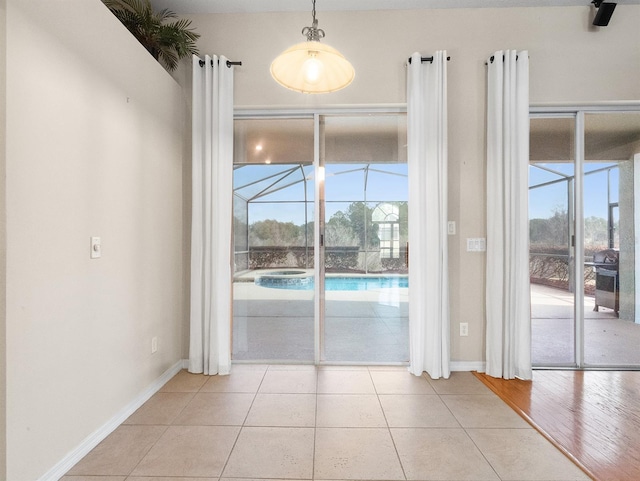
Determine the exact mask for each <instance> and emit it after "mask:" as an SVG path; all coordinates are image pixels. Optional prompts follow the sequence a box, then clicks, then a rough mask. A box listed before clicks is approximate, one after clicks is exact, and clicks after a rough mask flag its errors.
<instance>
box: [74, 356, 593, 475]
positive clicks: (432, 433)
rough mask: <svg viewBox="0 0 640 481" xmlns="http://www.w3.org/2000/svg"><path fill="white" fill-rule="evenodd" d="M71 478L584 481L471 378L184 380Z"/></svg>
mask: <svg viewBox="0 0 640 481" xmlns="http://www.w3.org/2000/svg"><path fill="white" fill-rule="evenodd" d="M62 479H63V481H230V480H237V479H243V480H245V481H248V480H254V481H255V480H266V479H270V480H276V479H277V480H285V479H286V480H353V479H358V480H425V481H426V480H450V481H467V480H471V481H476V480H477V481H480V480H482V481H489V480H498V481H507V480H508V481H520V480H523V481H524V480H527V481H574V480H588V479H589V478H588V477H587V476H586V475H584V474H583V473H582V472H581V471H580V470H579V469H578V468H577V467H576V466H575V465H574V464H573V463H571V461H569V460H568V459H567V458H566V457H565V456H563V455H562V454H561V453H560V452H559V451H558V450H556V449H555V448H554V447H553V446H552V445H551V444H550V443H548V442H547V441H546V440H545V439H544V438H543V437H542V436H541V435H540V434H539V433H537V432H536V431H535V430H534V429H533V428H531V427H530V426H529V425H528V424H527V423H526V422H524V421H523V420H522V419H521V418H520V417H519V416H518V415H517V414H515V413H514V412H513V411H512V410H511V409H510V408H509V407H508V406H507V405H506V404H504V403H503V402H502V401H501V400H500V399H499V398H498V397H497V396H495V395H494V394H493V393H492V392H491V391H489V390H488V389H487V388H486V387H485V386H484V385H483V384H482V383H481V382H480V381H479V380H478V379H476V378H475V377H474V376H473V374H471V373H467V372H456V373H453V374H452V376H451V378H450V379H448V380H436V381H434V380H431V379H428V378H427V376H426V375H425V376H423V377H415V376H412V375H410V374H409V373H408V372H407V370H406V368H394V367H389V368H385V367H379V366H376V367H369V368H367V367H329V366H327V367H324V366H323V367H314V366H305V365H298V366H294V365H291V366H283V365H277V366H276V365H271V366H267V365H235V366H234V368H233V372H232V374H231V375H230V376H224V377H222V376H212V377H206V376H202V375H195V374H189V373H187V372H186V371H181V372H180V373H179V374H177V375H176V376H175V377H174V378H173V379H171V380H170V381H169V382H168V383H167V384H166V385H165V386H164V387H163V388H162V389H161V390H160V392H158V393H157V394H156V395H154V396H153V397H152V398H151V399H150V400H149V401H148V402H147V403H145V404H144V405H143V406H142V407H141V408H140V409H138V411H136V412H135V413H134V414H133V415H132V416H131V417H130V418H129V419H128V420H127V421H126V422H125V423H124V424H122V425H121V426H120V427H119V428H117V429H116V430H115V431H114V432H113V433H112V434H111V435H110V436H109V437H107V438H106V439H105V440H104V441H103V442H102V443H100V444H99V445H98V446H97V447H96V448H95V449H94V450H93V451H91V452H90V453H89V454H88V455H87V456H86V457H85V458H84V459H82V460H81V461H80V462H79V463H78V464H77V465H76V466H74V467H73V468H72V469H71V470H70V471H69V473H68V474H67V475H66V476H65V477H63V478H62Z"/></svg>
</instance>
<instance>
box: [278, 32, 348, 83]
mask: <svg viewBox="0 0 640 481" xmlns="http://www.w3.org/2000/svg"><path fill="white" fill-rule="evenodd" d="M271 76H272V77H273V78H274V80H275V81H276V82H278V83H279V84H280V85H282V86H283V87H286V88H288V89H291V90H295V91H297V92H303V93H307V94H324V93H329V92H335V91H336V90H340V89H343V88H345V87H346V86H347V85H349V84H350V83H351V82H352V81H353V78H354V77H355V71H354V70H353V67H352V66H351V63H349V61H348V60H347V59H346V58H344V57H343V55H342V54H341V53H340V52H338V51H337V50H336V49H335V48H333V47H330V46H329V45H326V44H323V43H320V42H317V41H306V42H301V43H298V44H296V45H294V46H293V47H290V48H288V49H287V50H285V51H284V52H282V53H281V54H280V55H278V57H277V58H276V59H275V60H274V61H273V62H272V63H271Z"/></svg>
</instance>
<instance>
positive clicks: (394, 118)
mask: <svg viewBox="0 0 640 481" xmlns="http://www.w3.org/2000/svg"><path fill="white" fill-rule="evenodd" d="M322 126H323V128H322V129H321V132H323V134H324V136H323V138H322V142H323V144H322V145H323V149H321V152H323V153H324V155H323V157H322V158H321V165H322V166H323V167H324V172H325V182H324V199H325V203H324V219H323V221H324V225H323V240H324V269H325V271H324V276H323V277H324V293H323V294H322V295H324V312H323V314H324V319H323V325H322V329H321V332H322V333H323V337H322V342H321V346H322V354H321V359H322V360H323V361H327V362H363V363H364V362H366V363H372V362H374V363H375V362H379V363H389V362H406V361H408V359H409V331H408V288H407V287H408V284H407V282H408V277H407V275H408V269H407V235H408V224H407V212H408V202H407V201H408V190H407V185H408V184H407V163H406V117H405V116H404V115H376V116H327V117H323V119H322Z"/></svg>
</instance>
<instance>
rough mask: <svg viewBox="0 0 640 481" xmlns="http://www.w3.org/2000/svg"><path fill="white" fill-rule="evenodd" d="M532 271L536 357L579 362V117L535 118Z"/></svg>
mask: <svg viewBox="0 0 640 481" xmlns="http://www.w3.org/2000/svg"><path fill="white" fill-rule="evenodd" d="M530 125H531V126H530V129H531V136H530V166H529V271H530V272H529V274H530V279H531V329H532V353H531V354H532V356H531V357H532V363H533V364H534V365H545V366H558V365H560V366H562V365H574V363H575V361H574V360H575V316H574V312H575V282H574V249H573V245H572V239H573V236H574V230H573V225H574V199H573V196H574V189H575V152H574V150H575V149H574V145H575V139H574V130H575V121H574V119H573V117H570V118H532V119H531V123H530Z"/></svg>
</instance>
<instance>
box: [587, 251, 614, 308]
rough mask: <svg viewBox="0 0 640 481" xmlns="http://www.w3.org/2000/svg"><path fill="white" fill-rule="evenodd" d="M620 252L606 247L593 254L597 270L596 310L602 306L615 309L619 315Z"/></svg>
mask: <svg viewBox="0 0 640 481" xmlns="http://www.w3.org/2000/svg"><path fill="white" fill-rule="evenodd" d="M618 259H619V252H618V251H617V250H615V249H606V250H603V251H600V252H596V253H595V254H594V255H593V265H594V267H595V270H596V305H595V307H594V308H593V310H594V311H598V310H599V308H600V307H607V308H609V309H613V311H614V312H615V313H616V316H617V315H618V309H619V290H620V281H619V278H618V266H619V262H618Z"/></svg>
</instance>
